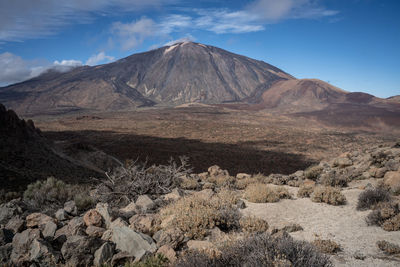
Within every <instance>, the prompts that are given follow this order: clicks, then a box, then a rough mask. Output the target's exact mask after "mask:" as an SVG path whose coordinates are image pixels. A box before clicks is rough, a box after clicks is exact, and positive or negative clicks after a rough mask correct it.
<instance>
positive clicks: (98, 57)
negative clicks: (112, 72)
mask: <svg viewBox="0 0 400 267" xmlns="http://www.w3.org/2000/svg"><path fill="white" fill-rule="evenodd" d="M113 60H115V57H112V56H107V55H106V53H105V52H104V51H101V52H100V53H98V54H95V55H93V56H91V57H90V58H89V59H88V60H87V61H86V65H89V66H93V65H97V64H100V63H106V62H110V61H113Z"/></svg>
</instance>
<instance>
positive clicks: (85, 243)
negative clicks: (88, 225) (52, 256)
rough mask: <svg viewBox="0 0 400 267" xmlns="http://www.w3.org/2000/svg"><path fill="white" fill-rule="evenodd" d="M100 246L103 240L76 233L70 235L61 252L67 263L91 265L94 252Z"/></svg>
mask: <svg viewBox="0 0 400 267" xmlns="http://www.w3.org/2000/svg"><path fill="white" fill-rule="evenodd" d="M100 246H101V242H100V241H99V240H98V239H95V238H91V237H88V236H79V235H74V236H70V237H68V239H67V241H66V242H65V243H64V244H63V246H62V248H61V253H62V255H63V257H64V260H65V262H66V264H67V265H71V266H91V265H92V263H93V254H94V252H95V251H96V250H97V249H98V248H99V247H100Z"/></svg>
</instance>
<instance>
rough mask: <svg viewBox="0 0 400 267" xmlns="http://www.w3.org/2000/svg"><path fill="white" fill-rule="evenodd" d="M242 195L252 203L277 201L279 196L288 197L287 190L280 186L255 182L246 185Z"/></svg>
mask: <svg viewBox="0 0 400 267" xmlns="http://www.w3.org/2000/svg"><path fill="white" fill-rule="evenodd" d="M244 197H245V198H246V199H247V200H248V201H250V202H254V203H267V202H278V201H279V200H280V199H281V198H290V194H289V191H288V190H287V189H286V188H284V187H282V186H277V187H272V186H269V185H266V184H261V183H255V184H250V185H248V186H247V188H246V190H245V194H244Z"/></svg>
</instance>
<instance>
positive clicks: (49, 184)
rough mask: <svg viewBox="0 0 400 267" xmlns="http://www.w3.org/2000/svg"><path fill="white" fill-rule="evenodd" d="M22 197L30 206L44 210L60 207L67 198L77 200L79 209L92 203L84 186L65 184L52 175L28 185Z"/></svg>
mask: <svg viewBox="0 0 400 267" xmlns="http://www.w3.org/2000/svg"><path fill="white" fill-rule="evenodd" d="M23 198H24V201H25V202H26V203H27V204H28V205H29V206H30V207H31V208H33V209H45V210H46V209H47V210H52V209H55V208H58V207H61V206H63V205H64V203H65V202H67V201H69V200H76V201H78V204H77V205H79V208H80V209H81V210H84V209H86V208H89V207H90V206H91V205H92V203H93V200H92V199H91V197H90V196H89V194H88V192H87V190H86V188H85V187H84V186H79V185H70V184H66V183H64V182H63V181H61V180H58V179H56V178H54V177H49V178H47V180H43V181H37V182H35V183H33V184H30V185H28V187H27V189H26V190H25V192H24V195H23Z"/></svg>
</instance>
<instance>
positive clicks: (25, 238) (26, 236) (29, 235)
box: [11, 229, 40, 265]
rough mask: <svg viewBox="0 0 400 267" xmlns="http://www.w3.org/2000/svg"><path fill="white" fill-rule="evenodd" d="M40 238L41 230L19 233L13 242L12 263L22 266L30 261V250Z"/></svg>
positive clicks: (28, 230)
mask: <svg viewBox="0 0 400 267" xmlns="http://www.w3.org/2000/svg"><path fill="white" fill-rule="evenodd" d="M39 238H40V230H39V229H26V230H25V231H23V232H22V233H17V234H16V235H15V236H14V238H13V241H12V246H13V249H12V252H11V261H12V263H14V264H15V265H22V264H25V263H27V262H29V261H30V257H29V250H30V247H31V244H32V242H33V240H35V239H39Z"/></svg>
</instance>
